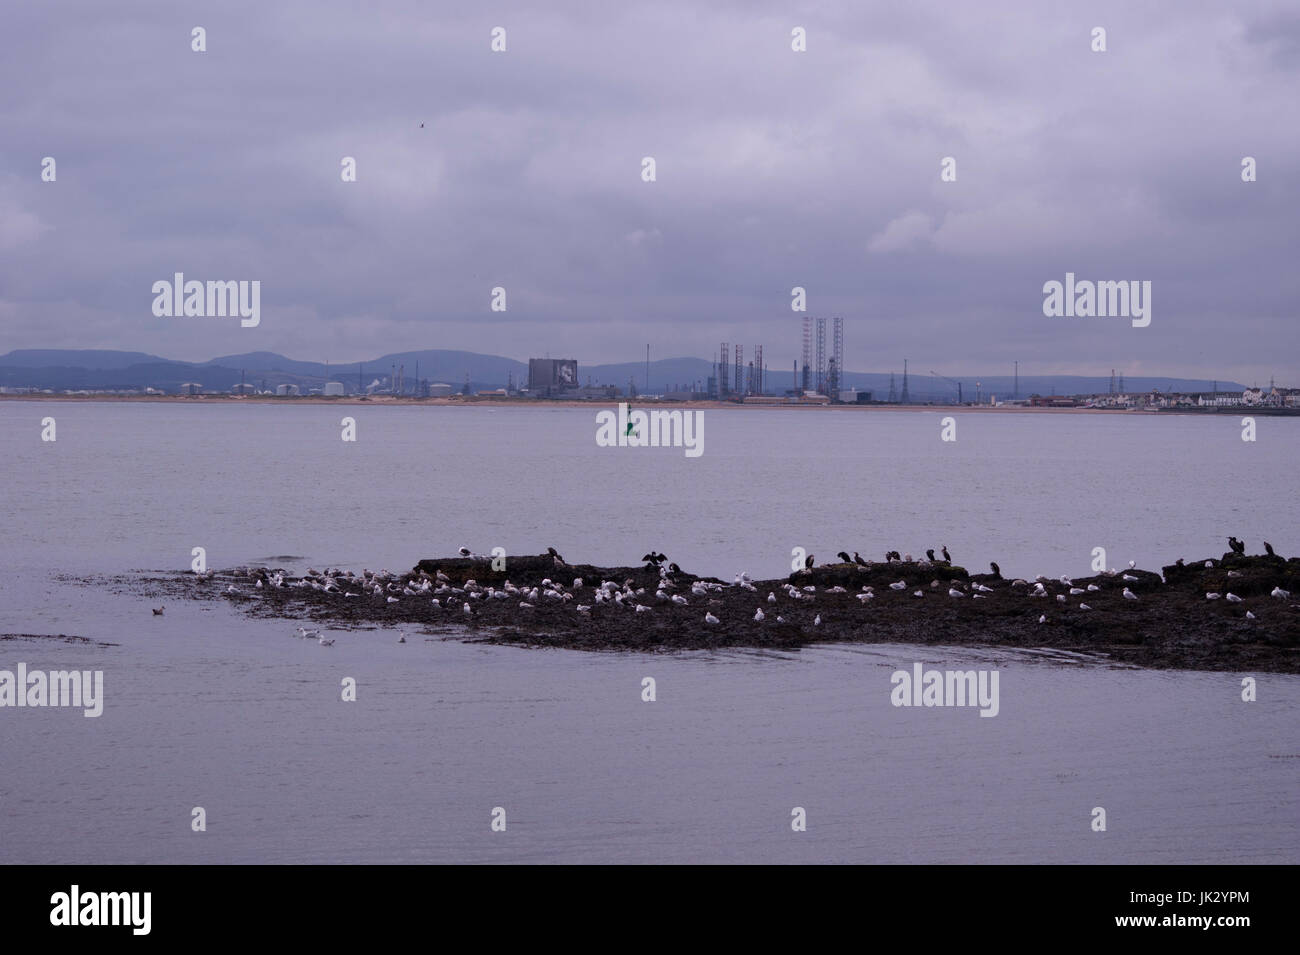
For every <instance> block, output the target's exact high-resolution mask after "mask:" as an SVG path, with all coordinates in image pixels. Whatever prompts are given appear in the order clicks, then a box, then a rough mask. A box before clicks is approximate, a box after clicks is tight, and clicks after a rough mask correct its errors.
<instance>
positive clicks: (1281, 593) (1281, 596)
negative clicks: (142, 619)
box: [154, 587, 1291, 613]
mask: <svg viewBox="0 0 1300 955" xmlns="http://www.w3.org/2000/svg"><path fill="white" fill-rule="evenodd" d="M1269 596H1270V597H1276V598H1277V599H1278V600H1286V599H1288V598H1289V597H1290V596H1291V591H1289V590H1283V589H1282V588H1281V587H1274V588H1273V589H1272V590H1271V591H1269ZM154 613H162V611H161V610H155V611H154Z"/></svg>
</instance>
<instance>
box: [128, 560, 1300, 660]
mask: <svg viewBox="0 0 1300 955" xmlns="http://www.w3.org/2000/svg"><path fill="white" fill-rule="evenodd" d="M1228 542H1229V546H1230V547H1231V549H1232V551H1233V553H1236V554H1244V553H1245V547H1244V545H1243V544H1242V543H1241V542H1240V541H1239V540H1237V538H1235V537H1230V538H1229V539H1228ZM1264 547H1265V550H1266V551H1267V552H1268V554H1269V555H1270V556H1276V555H1275V554H1274V552H1273V548H1272V546H1271V545H1270V544H1268V543H1267V542H1265V544H1264ZM459 553H460V554H461V556H462V557H466V558H469V559H471V560H482V561H485V562H486V561H489V560H490V559H491V558H488V557H483V556H481V555H477V554H474V553H473V552H472V551H470V550H469V548H465V547H462V548H460V550H459ZM547 554H548V555H549V556H550V557H551V559H552V561H553V562H554V564H555V566H556V567H557V568H560V567H568V564H567V563H566V562H565V561H564V558H563V557H561V556H560V554H559V553H558V552H557V551H556V550H555V549H554V548H547ZM940 554H941V555H942V556H941V557H937V556H936V555H935V552H934V550H932V549H930V550H927V551H926V552H925V558H924V559H921V560H916V561H914V560H913V559H912V555H911V554H900V553H899V552H898V551H894V550H890V551H887V552H886V554H885V562H884V563H885V564H886V565H887V564H893V563H899V564H900V565H905V566H906V567H907V570H908V571H909V572H914V571H916V570H926V569H933V570H935V571H936V574H937V575H938V576H936V578H935V579H933V580H931V581H930V584H929V587H928V588H926V587H922V586H917V585H915V584H909V583H908V582H907V580H905V579H901V578H900V579H899V580H897V581H895V582H893V583H890V584H888V587H889V589H890V590H891V591H896V592H899V591H906V590H909V589H910V590H911V595H912V596H913V597H917V598H922V597H925V596H926V594H927V592H929V593H941V594H942V593H946V595H947V597H948V598H950V599H967V598H969V599H972V600H983V599H987V598H988V597H989V596H990V595H992V594H994V593H996V592H998V591H997V589H996V588H994V587H990V586H988V584H987V583H985V581H991V582H999V581H1002V579H1003V578H1002V574H1001V570H1000V568H999V567H998V565H997V563H996V562H990V564H989V566H990V568H991V570H992V573H991V574H988V575H975V576H973V577H971V578H969V579H966V580H958V579H950V580H949V581H948V582H947V583H946V584H945V583H944V582H943V581H942V580H940V579H939V576H942V569H943V568H944V567H946V566H951V564H952V558H951V556H950V554H949V551H948V548H947V547H946V546H945V547H942V548H940ZM837 556H838V557H839V558H840V561H841V562H843V563H846V564H854V565H857V566H863V567H872V566H880V565H879V564H873V563H872V562H870V561H866V560H864V559H863V558H862V557H861V556H860V555H859V554H858V553H857V552H856V551H855V552H854V553H853V554H852V555H851V556H850V555H849V553H848V552H847V551H840V552H839V554H838V555H837ZM642 560H643V561H644V562H645V564H646V569H647V570H651V569H653V570H657V571H658V581H657V582H656V583H653V584H651V585H645V584H642V585H639V586H638V583H637V581H636V579H635V578H631V577H629V578H626V579H623V580H621V581H620V580H601V581H600V582H599V583H598V584H595V583H589V582H587V581H584V580H583V578H581V577H574V578H572V579H571V581H570V583H568V584H565V583H562V582H561V581H559V580H556V579H552V578H550V577H547V578H544V579H543V580H542V581H541V582H540V583H538V584H535V585H524V586H515V585H514V584H512V583H511V582H510V581H509V580H506V581H505V582H504V583H503V584H502V585H501V586H500V587H496V586H494V585H493V584H491V583H487V584H480V583H478V582H477V581H476V580H473V579H469V580H465V581H464V583H462V584H459V585H457V584H455V583H454V582H453V581H452V579H451V578H450V577H449V576H448V575H447V574H445V573H443V572H442V571H441V570H437V571H435V572H434V573H432V574H431V573H429V572H427V571H425V570H417V571H413V572H411V573H407V574H392V573H389V572H388V571H387V570H380V571H379V572H378V573H375V572H372V571H370V570H363V571H362V572H361V573H360V574H355V573H354V572H352V571H344V570H338V569H330V568H326V569H325V570H324V571H323V572H322V571H317V570H315V569H313V568H308V569H307V572H306V573H305V574H304V575H303V576H302V577H301V578H297V579H293V578H286V577H285V575H284V574H283V573H280V572H268V571H265V570H260V569H259V570H258V571H255V582H254V588H255V589H259V590H260V589H264V588H268V589H309V590H312V591H317V592H320V593H325V594H331V595H338V596H341V597H342V598H345V599H346V598H354V599H361V598H367V597H369V598H372V599H373V598H379V597H382V598H383V599H384V601H385V603H386V604H397V603H400V602H402V601H403V600H408V599H411V598H423V599H426V600H427V601H428V605H429V606H431V607H434V608H437V609H441V610H446V611H449V612H451V613H454V614H456V616H457V617H458V618H461V619H464V620H467V621H472V620H473V619H474V617H475V616H477V614H478V612H479V611H478V610H476V607H479V606H482V605H485V604H487V603H489V602H491V601H511V602H514V603H515V604H516V605H517V606H518V608H519V609H520V610H522V611H525V612H528V611H532V610H535V609H536V608H538V607H540V606H572V608H573V610H574V612H575V613H578V614H582V615H587V616H590V614H591V613H592V611H593V608H595V607H597V606H602V605H603V606H608V607H611V608H621V609H623V610H626V611H628V612H629V613H633V614H645V613H652V612H653V611H654V610H655V609H656V608H658V607H660V606H663V607H667V608H670V609H671V608H675V607H687V606H693V607H696V608H699V609H700V610H703V611H704V613H703V623H704V625H705V626H707V627H716V626H719V625H720V624H721V623H722V620H721V618H720V617H719V616H718V613H715V611H718V612H721V608H722V607H723V605H724V600H722V599H721V595H722V592H723V591H727V590H730V589H731V588H738V589H740V590H744V591H750V592H753V593H755V594H757V593H758V587H757V585H756V583H755V581H754V580H753V578H751V577H750V576H749V574H747V573H744V572H742V573H740V574H737V575H736V576H735V578H734V580H733V581H732V583H730V584H725V583H721V582H718V581H710V580H702V579H679V577H680V576H681V575H682V571H681V568H680V567H678V566H677V564H675V563H671V562H669V561H668V558H667V557H666V556H665V555H664V554H662V553H658V552H656V551H653V550H651V551H650V552H649V553H647V554H646V555H644V557H643V558H642ZM1177 563H1178V565H1179V566H1182V565H1183V561H1182V560H1181V559H1180V560H1179V561H1178V562H1177ZM815 566H816V562H815V558H814V556H813V555H811V554H809V555H808V556H807V558H806V559H805V561H804V569H803V570H802V571H801V572H800V574H808V575H811V573H812V571H813V569H814V567H815ZM1215 566H1216V563H1215V561H1213V560H1208V561H1206V562H1205V567H1206V568H1213V567H1215ZM1134 567H1135V564H1134V562H1133V561H1130V562H1129V565H1128V570H1127V571H1123V572H1121V571H1116V570H1115V569H1114V568H1111V569H1110V571H1108V572H1103V573H1102V574H1100V575H1098V577H1099V579H1100V578H1117V583H1118V584H1119V585H1120V596H1121V597H1122V598H1123V599H1124V600H1126V601H1139V600H1141V599H1142V598H1141V597H1140V596H1139V595H1138V594H1137V593H1135V592H1134V591H1133V589H1132V588H1131V587H1130V585H1131V584H1138V583H1139V582H1140V581H1142V578H1141V577H1138V576H1135V575H1134V574H1132V573H1129V572H1128V571H1132V570H1133V569H1134ZM1139 573H1141V572H1139ZM556 576H557V577H558V575H556ZM795 576H798V575H795ZM1240 576H1241V574H1240V572H1238V571H1236V570H1232V569H1229V570H1228V571H1227V578H1228V579H1229V580H1231V579H1232V578H1234V577H1240ZM1153 579H1159V580H1160V581H1161V583H1164V578H1163V577H1157V575H1148V576H1147V580H1146V581H1145V582H1146V583H1149V582H1150V581H1151V580H1153ZM1009 588H1010V591H1011V592H1013V593H1021V594H1023V595H1024V596H1025V597H1027V598H1030V599H1034V598H1038V599H1044V600H1046V599H1054V600H1055V602H1056V603H1057V604H1061V605H1069V604H1070V603H1071V602H1073V601H1076V600H1077V603H1076V606H1077V609H1079V610H1082V611H1090V610H1092V609H1093V607H1092V605H1090V604H1089V603H1088V602H1087V598H1089V596H1090V595H1092V594H1096V593H1099V592H1100V591H1102V590H1103V589H1104V588H1103V586H1102V585H1101V584H1099V583H1097V582H1090V583H1087V584H1085V585H1084V586H1076V584H1075V582H1074V581H1073V580H1072V579H1071V578H1070V577H1068V576H1061V577H1059V578H1049V577H1044V576H1038V577H1037V578H1035V579H1034V580H1033V581H1029V580H1025V579H1020V578H1017V579H1014V580H1012V581H1010V583H1009ZM1108 589H1111V590H1112V592H1113V589H1114V588H1113V587H1110V588H1108ZM778 590H779V591H781V592H782V593H783V594H784V597H785V600H784V602H782V601H781V600H780V599H779V598H778V596H777V591H778ZM1002 592H1006V588H1003V591H1002ZM226 593H227V594H229V595H235V594H238V593H239V591H238V590H237V589H236V588H235V587H234V586H233V585H231V586H229V587H228V588H227V589H226ZM821 593H822V594H826V595H830V594H847V593H848V590H847V589H846V588H845V587H843V586H831V587H824V588H823V589H822V590H821ZM817 595H818V588H817V587H816V586H815V585H814V584H811V583H809V584H804V585H802V586H801V585H799V584H797V583H793V582H790V581H786V582H784V583H781V584H780V585H779V586H777V587H776V588H775V589H773V590H770V591H769V592H768V594H767V596H766V598H765V603H766V604H767V605H768V610H767V611H766V612H765V611H764V609H763V604H762V602H760V604H759V606H758V607H757V608H756V609H755V611H754V614H753V617H752V618H751V619H752V621H753V622H755V623H762V622H763V621H765V620H768V619H769V618H774V620H775V622H776V623H785V622H786V619H785V617H784V616H783V615H782V613H780V612H779V611H780V610H782V609H784V608H788V607H789V606H792V605H798V604H801V603H807V602H811V601H813V600H815V599H816V598H817ZM853 596H854V598H856V599H857V600H858V601H859V603H860V604H862V605H863V606H867V605H868V604H870V602H871V601H873V600H875V599H877V594H876V593H875V589H874V586H873V585H871V584H866V585H863V586H862V588H861V590H860V591H859V592H857V593H855V594H854V595H853ZM1271 596H1272V597H1273V598H1276V599H1281V600H1286V599H1289V598H1290V597H1291V594H1290V592H1289V591H1286V590H1283V589H1282V588H1281V587H1274V588H1273V590H1272V593H1271ZM1205 597H1206V599H1207V600H1220V599H1222V600H1224V601H1226V602H1227V603H1231V604H1241V603H1244V602H1245V601H1244V600H1243V598H1242V597H1240V596H1238V595H1237V594H1234V593H1232V592H1231V591H1230V590H1226V589H1225V592H1223V593H1218V592H1214V591H1211V592H1207V593H1206V594H1205ZM162 612H163V608H161V607H160V608H158V609H156V610H154V613H155V614H161V613H162ZM746 612H747V611H746ZM1245 617H1246V619H1249V620H1254V619H1255V614H1254V613H1253V612H1252V611H1250V610H1246V611H1245ZM1038 622H1039V623H1040V624H1043V623H1047V622H1048V616H1047V614H1046V613H1043V614H1041V615H1040V616H1039V617H1038ZM821 623H822V618H821V614H817V615H815V617H814V620H813V625H814V626H820V625H821ZM295 636H297V637H299V638H302V639H316V640H317V641H318V642H319V643H320V645H321V646H331V645H333V643H334V639H333V638H331V637H325V636H323V635H322V634H321V633H320V631H318V630H308V629H306V628H305V627H300V628H298V631H297V633H296V634H295ZM398 642H399V643H406V634H405V632H401V633H400V634H399V640H398Z"/></svg>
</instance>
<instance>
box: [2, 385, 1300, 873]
mask: <svg viewBox="0 0 1300 955" xmlns="http://www.w3.org/2000/svg"><path fill="white" fill-rule="evenodd" d="M595 410H596V409H594V408H593V409H556V408H526V409H493V408H483V409H445V408H391V407H367V406H347V407H337V406H332V407H331V406H318V405H317V406H306V405H304V406H274V407H248V406H237V405H216V404H201V403H193V404H186V405H174V404H148V405H124V404H107V403H106V404H89V403H77V404H62V403H49V404H36V403H26V402H0V435H2V436H3V449H4V459H3V460H4V465H3V487H4V492H3V493H4V495H5V499H6V504H7V507H6V512H7V521H6V527H5V533H4V536H3V543H2V544H0V632H2V633H34V634H57V633H67V634H77V635H80V636H84V637H89V638H92V639H95V640H102V641H109V642H112V643H116V644H118V646H115V647H87V646H84V645H72V644H65V643H58V642H54V641H50V640H7V641H3V642H0V669H4V668H9V669H12V668H13V667H15V666H16V664H17V663H18V662H19V661H22V662H25V663H27V664H28V666H29V668H34V669H35V668H40V669H65V668H69V667H77V668H83V669H101V670H103V671H104V679H105V693H106V702H105V709H104V715H103V716H101V717H99V718H98V719H86V718H84V717H83V716H82V715H81V713H80V711H76V710H55V709H46V710H39V709H21V710H19V709H0V766H2V767H3V772H0V861H3V862H167V861H177V862H255V861H272V862H299V861H322V862H375V861H379V862H402V861H420V862H425V861H535V862H542V861H613V862H634V861H651V862H669V861H672V862H680V861H710V862H715V861H716V862H723V861H748V862H756V861H762V862H807V861H833V862H970V861H975V862H1247V861H1251V862H1259V861H1266V862H1289V863H1295V862H1298V861H1300V813H1298V812H1297V807H1296V797H1295V794H1296V792H1297V791H1300V787H1298V785H1297V784H1298V783H1300V730H1298V729H1297V727H1298V726H1300V678H1297V677H1290V676H1276V675H1266V674H1253V675H1254V676H1256V677H1258V678H1259V701H1258V702H1256V703H1251V704H1245V703H1242V702H1241V700H1240V679H1241V677H1242V676H1243V675H1244V674H1210V673H1170V672H1154V671H1140V670H1131V669H1115V668H1110V667H1106V666H1099V665H1079V664H1070V663H1065V662H1062V661H1060V660H1059V659H1058V658H1057V657H1055V656H1052V655H1044V654H1034V653H1021V654H1014V653H998V654H992V653H991V652H990V651H983V650H978V649H951V650H940V649H935V648H911V647H900V646H854V647H821V648H815V649H812V650H808V651H804V652H802V653H798V654H788V655H774V654H760V653H747V652H728V653H717V654H708V653H691V654H679V655H658V656H632V655H622V654H583V653H574V652H565V651H531V650H522V649H516V648H505V647H484V646H478V645H471V644H464V643H461V642H458V641H455V640H442V639H438V640H434V641H430V642H426V641H425V640H424V639H415V640H412V641H411V642H409V643H407V644H406V645H398V644H397V643H396V635H395V634H393V633H391V632H389V631H383V630H380V631H373V632H340V633H338V634H337V643H336V644H335V645H334V646H333V647H329V648H325V647H320V646H318V645H317V644H315V643H306V642H303V641H299V640H294V639H291V638H290V636H289V635H290V633H291V632H292V630H293V625H292V624H291V623H289V622H284V621H263V620H251V619H248V618H246V617H244V616H242V615H240V614H238V613H237V612H235V611H233V610H231V609H230V608H228V607H226V606H225V605H223V604H199V603H177V604H169V605H168V607H167V613H166V615H165V616H163V617H154V616H152V615H151V614H150V613H149V609H148V604H147V602H145V601H143V600H142V599H140V598H137V597H134V596H130V595H123V594H118V593H114V592H113V591H112V590H111V589H109V588H106V587H87V586H84V585H80V584H78V583H76V582H75V581H73V580H69V579H65V578H64V577H63V576H62V575H70V576H72V577H77V576H85V575H99V574H117V573H121V572H124V571H127V570H130V569H176V570H181V569H184V568H187V567H188V566H189V561H190V550H191V548H192V547H194V546H203V547H205V548H206V549H207V555H208V562H209V565H210V566H213V567H218V568H220V567H228V566H233V565H238V564H245V563H249V562H252V561H258V560H264V559H267V558H271V557H276V558H278V559H276V560H275V561H274V562H275V563H277V564H281V565H285V566H291V567H300V566H306V565H308V564H310V565H312V566H317V567H320V566H321V565H323V564H331V565H342V566H346V567H355V568H358V569H359V568H361V567H370V568H372V569H376V568H380V567H386V568H388V569H390V570H401V569H406V568H408V567H410V566H411V565H413V564H414V563H415V562H416V560H418V559H419V558H421V557H429V556H441V555H447V554H450V553H453V552H454V551H455V549H456V548H457V547H458V546H460V545H462V544H464V545H467V546H469V547H472V548H474V549H475V550H479V551H486V550H489V549H490V548H492V547H494V546H502V547H504V548H506V550H507V551H509V552H513V553H536V552H538V551H540V550H542V549H543V548H544V547H546V546H548V545H552V546H555V547H557V548H558V549H559V550H560V551H561V552H562V553H564V554H565V556H566V557H568V558H569V559H570V560H582V561H590V562H594V563H630V562H634V561H635V559H636V558H638V557H640V555H641V554H642V553H644V552H645V550H646V549H648V548H651V547H653V548H655V549H658V550H663V551H664V552H666V553H667V554H668V555H669V556H670V558H672V559H674V560H676V561H677V562H679V563H680V564H682V566H683V567H685V568H686V569H688V570H693V571H696V572H703V573H713V574H718V575H722V576H725V577H727V578H730V576H731V575H733V574H735V573H737V572H739V571H741V570H746V571H748V572H750V573H751V574H754V575H756V576H777V575H782V574H784V573H786V572H788V567H789V561H790V551H791V548H793V547H796V546H799V547H804V548H806V549H808V550H809V551H811V552H813V553H815V554H817V555H818V556H819V558H820V557H830V556H831V555H832V554H833V553H834V552H835V551H837V550H840V549H841V548H845V549H848V550H850V551H853V550H859V551H861V552H862V553H863V555H864V556H866V557H872V558H876V559H879V557H880V556H881V555H883V553H884V551H885V550H887V549H891V548H897V549H899V550H901V551H908V552H911V553H913V554H917V555H919V554H920V553H921V552H923V551H924V549H925V548H926V547H936V548H937V547H939V546H940V545H945V544H946V545H947V546H948V548H949V550H950V551H951V552H952V554H953V556H954V559H955V560H956V561H957V562H959V563H964V564H965V565H967V566H968V567H970V568H972V569H983V568H984V565H985V564H986V563H987V561H988V560H997V561H998V562H999V563H1000V564H1001V566H1002V568H1003V572H1004V573H1007V574H1021V575H1026V574H1034V573H1049V574H1060V573H1071V574H1086V573H1088V572H1089V563H1090V561H1091V555H1092V549H1093V548H1094V547H1098V546H1100V547H1105V548H1106V550H1107V556H1108V562H1109V563H1110V564H1112V565H1115V566H1123V565H1125V564H1127V562H1128V561H1129V560H1136V561H1137V562H1138V565H1139V566H1143V567H1150V568H1156V567H1158V565H1160V564H1162V563H1167V562H1169V561H1171V560H1172V559H1173V558H1174V557H1177V556H1185V557H1188V558H1192V557H1198V556H1206V555H1212V554H1218V553H1220V552H1221V551H1222V550H1224V549H1225V547H1226V545H1225V542H1224V539H1225V538H1226V536H1227V535H1228V534H1236V535H1238V536H1240V537H1243V538H1244V539H1245V540H1246V541H1247V542H1248V544H1249V545H1250V546H1251V549H1252V550H1258V549H1259V546H1260V545H1259V541H1260V540H1261V538H1262V537H1265V536H1266V537H1267V538H1268V539H1269V540H1270V541H1271V542H1272V543H1273V545H1274V546H1275V547H1276V548H1277V549H1278V551H1279V552H1281V553H1284V554H1293V553H1296V552H1298V551H1300V520H1298V519H1297V518H1300V502H1298V500H1297V495H1295V494H1294V474H1295V473H1296V471H1297V466H1298V465H1300V440H1298V439H1300V420H1296V419H1260V420H1259V424H1258V430H1259V438H1258V440H1257V441H1256V442H1255V443H1253V444H1252V443H1245V442H1242V441H1241V439H1240V428H1239V419H1237V418H1228V417H1222V418H1215V419H1207V418H1191V417H1175V418H1154V417H1147V416H1134V417H1120V416H1077V415H1005V414H964V415H959V416H957V428H958V440H957V441H956V442H954V443H944V442H941V441H940V440H939V430H940V423H939V422H940V418H941V414H938V413H924V412H916V413H906V412H889V413H885V412H867V413H862V412H857V411H842V412H818V411H814V412H808V411H793V410H780V409H772V410H761V411H753V410H744V411H721V410H719V411H706V412H705V413H704V415H705V429H704V447H705V451H704V454H703V455H702V456H701V457H699V458H687V457H686V456H685V455H684V454H683V452H682V450H681V449H649V448H646V449H640V448H625V449H602V448H598V447H597V446H596V444H595V431H596V426H595ZM47 415H49V416H53V417H55V418H56V420H57V428H58V432H57V433H58V440H57V441H56V442H54V443H46V442H42V441H41V440H40V431H41V419H42V418H44V417H45V416H47ZM344 415H351V416H353V417H355V418H356V419H357V429H358V440H357V441H356V442H355V443H345V442H343V441H341V440H340V425H339V419H340V418H341V417H343V416H344ZM282 555H292V556H293V558H294V559H286V558H284V557H283V556H282ZM918 660H919V661H922V662H924V663H925V664H926V665H927V666H935V667H941V668H962V669H966V668H993V667H996V668H998V669H999V670H1000V672H1001V684H1000V686H1001V694H1000V696H1001V701H1000V702H1001V711H1000V713H999V715H998V716H997V717H996V718H993V719H982V718H980V717H979V716H978V715H977V712H976V711H975V710H974V709H901V708H894V707H893V706H891V705H890V703H889V691H890V689H891V686H890V682H889V677H890V674H891V673H892V671H893V670H895V669H897V668H900V667H901V668H905V669H906V668H910V665H911V663H912V662H913V661H918ZM645 676H653V677H654V678H655V679H656V681H657V686H658V700H657V701H656V702H655V703H643V702H641V699H640V684H641V679H642V678H643V677H645ZM344 677H353V678H355V679H356V680H357V683H358V700H357V702H355V703H343V702H341V701H340V699H339V693H340V680H342V679H343V678H344ZM195 806H202V807H204V809H205V810H206V812H207V819H208V829H207V831H206V832H204V833H193V832H191V831H190V813H191V809H192V808H193V807H195ZM497 806H500V807H503V808H504V809H505V810H506V815H507V831H506V832H504V833H494V832H492V831H491V830H490V826H489V823H490V818H491V812H492V810H493V808H494V807H497ZM795 806H801V807H804V808H805V809H806V810H807V816H808V829H807V831H806V832H801V833H796V832H792V831H791V829H790V812H791V809H792V807H795ZM1096 806H1101V807H1104V808H1105V809H1106V811H1107V816H1108V831H1107V832H1105V833H1095V832H1092V831H1091V829H1090V826H1089V823H1090V820H1091V815H1090V814H1091V811H1092V809H1093V807H1096Z"/></svg>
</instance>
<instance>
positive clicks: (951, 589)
mask: <svg viewBox="0 0 1300 955" xmlns="http://www.w3.org/2000/svg"><path fill="white" fill-rule="evenodd" d="M948 596H949V597H965V596H966V595H965V594H964V593H962V592H961V591H960V590H957V589H956V588H955V587H949V588H948Z"/></svg>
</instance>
